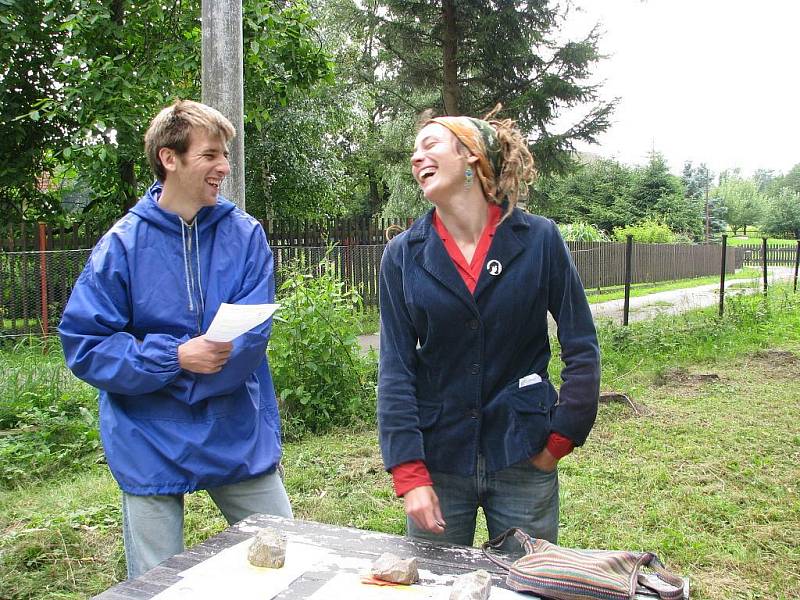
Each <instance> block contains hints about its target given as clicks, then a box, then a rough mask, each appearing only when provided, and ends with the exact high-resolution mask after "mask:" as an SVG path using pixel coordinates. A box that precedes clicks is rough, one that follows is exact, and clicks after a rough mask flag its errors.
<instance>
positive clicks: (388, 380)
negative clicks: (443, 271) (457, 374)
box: [378, 236, 425, 470]
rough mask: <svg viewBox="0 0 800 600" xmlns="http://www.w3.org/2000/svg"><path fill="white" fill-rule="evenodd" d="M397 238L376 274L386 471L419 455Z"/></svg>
mask: <svg viewBox="0 0 800 600" xmlns="http://www.w3.org/2000/svg"><path fill="white" fill-rule="evenodd" d="M401 239H402V236H400V237H397V238H395V239H394V240H392V242H390V243H389V245H388V246H387V247H386V251H385V252H384V255H383V258H382V260H381V268H380V276H379V299H380V315H381V328H380V362H379V367H378V434H379V439H380V446H381V453H382V455H383V462H384V466H385V467H386V469H387V470H391V469H392V468H393V467H395V466H397V465H399V464H402V463H407V462H410V461H415V460H424V459H425V452H424V449H423V443H422V432H421V431H420V429H419V414H418V409H417V396H416V377H417V358H416V347H417V334H416V330H415V328H414V325H413V323H412V321H411V316H410V315H409V312H408V308H407V306H406V303H405V298H404V295H403V287H404V283H403V277H404V272H403V268H402V256H401V252H400V250H401V248H400V241H401Z"/></svg>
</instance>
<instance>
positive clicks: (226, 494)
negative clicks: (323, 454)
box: [122, 470, 292, 579]
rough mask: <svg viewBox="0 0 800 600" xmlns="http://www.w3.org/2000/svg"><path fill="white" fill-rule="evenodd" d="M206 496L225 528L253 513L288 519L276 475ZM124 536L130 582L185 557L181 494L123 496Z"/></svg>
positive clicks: (289, 511)
mask: <svg viewBox="0 0 800 600" xmlns="http://www.w3.org/2000/svg"><path fill="white" fill-rule="evenodd" d="M206 491H207V492H208V495H209V496H211V499H212V500H213V501H214V504H216V505H217V507H219V509H220V511H222V514H223V516H224V517H225V520H226V521H228V524H229V525H233V524H234V523H236V522H237V521H241V520H242V519H244V518H246V517H249V516H250V515H253V514H256V513H266V514H270V515H278V516H280V517H289V518H291V517H292V507H291V505H290V504H289V497H288V496H287V495H286V490H285V489H284V487H283V481H281V478H280V475H279V474H278V471H277V470H275V471H273V472H272V473H268V474H266V475H261V476H259V477H254V478H253V479H247V480H245V481H241V482H239V483H233V484H231V485H223V486H220V487H217V488H213V489H209V490H206ZM122 537H123V541H124V543H125V561H126V562H127V565H128V579H133V578H134V577H138V576H139V575H141V574H142V573H144V572H146V571H149V570H150V569H152V568H153V567H155V566H156V565H157V564H159V563H160V562H162V561H164V560H166V559H168V558H169V557H170V556H173V555H174V554H179V553H181V552H183V549H184V546H183V494H177V495H174V496H173V495H170V496H134V495H132V494H126V493H125V492H123V493H122Z"/></svg>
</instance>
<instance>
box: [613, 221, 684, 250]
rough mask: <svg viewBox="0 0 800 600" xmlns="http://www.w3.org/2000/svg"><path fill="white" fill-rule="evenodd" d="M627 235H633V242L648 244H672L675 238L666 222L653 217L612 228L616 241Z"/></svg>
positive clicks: (622, 239)
mask: <svg viewBox="0 0 800 600" xmlns="http://www.w3.org/2000/svg"><path fill="white" fill-rule="evenodd" d="M629 235H632V236H633V241H634V242H641V243H650V244H672V243H675V241H676V239H677V236H676V235H675V233H673V231H672V230H671V229H670V228H669V227H668V226H667V224H666V223H663V222H661V221H658V220H655V219H645V220H644V221H642V222H640V223H638V224H637V225H629V226H628V227H620V228H618V229H615V230H614V239H615V240H617V241H618V242H624V241H625V240H626V239H627V237H628V236H629Z"/></svg>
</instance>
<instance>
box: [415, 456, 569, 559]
mask: <svg viewBox="0 0 800 600" xmlns="http://www.w3.org/2000/svg"><path fill="white" fill-rule="evenodd" d="M431 479H433V489H434V491H435V492H436V495H437V496H438V497H439V506H440V508H441V510H442V515H443V516H444V520H445V523H446V524H447V526H446V528H445V532H444V533H443V534H436V533H430V532H428V531H422V530H420V529H418V528H417V527H416V526H415V525H414V523H413V521H412V520H411V519H410V518H409V519H407V521H408V535H409V537H412V538H416V539H422V540H430V541H433V542H446V543H449V544H462V545H465V546H471V545H472V543H473V541H474V538H475V519H476V517H477V515H478V507H481V508H483V512H484V515H485V516H486V525H487V528H488V529H489V538H490V539H492V538H495V537H497V536H498V535H500V534H501V533H503V532H504V531H506V530H507V529H511V528H512V527H518V528H520V529H522V530H523V531H525V532H526V533H527V534H528V535H530V536H532V537H537V538H542V539H545V540H547V541H549V542H552V543H554V544H555V543H557V542H558V470H556V471H553V472H551V473H547V472H545V471H540V470H539V469H537V468H536V467H534V466H533V465H532V464H530V463H529V462H528V461H523V462H521V463H518V464H516V465H512V466H510V467H508V468H506V469H503V470H501V471H497V472H495V473H488V472H487V471H486V461H485V460H484V458H483V456H478V466H477V469H476V471H475V474H474V475H472V476H469V477H464V476H461V475H452V474H448V473H435V472H432V473H431Z"/></svg>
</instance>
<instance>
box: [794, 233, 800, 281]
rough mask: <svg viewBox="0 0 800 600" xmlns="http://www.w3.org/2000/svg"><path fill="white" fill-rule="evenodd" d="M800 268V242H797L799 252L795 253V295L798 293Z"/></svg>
mask: <svg viewBox="0 0 800 600" xmlns="http://www.w3.org/2000/svg"><path fill="white" fill-rule="evenodd" d="M798 267H800V240H797V250H795V253H794V293H797V269H798Z"/></svg>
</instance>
